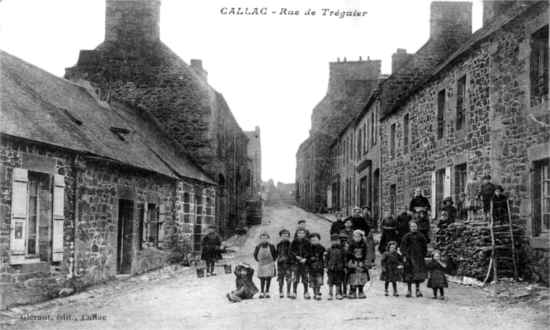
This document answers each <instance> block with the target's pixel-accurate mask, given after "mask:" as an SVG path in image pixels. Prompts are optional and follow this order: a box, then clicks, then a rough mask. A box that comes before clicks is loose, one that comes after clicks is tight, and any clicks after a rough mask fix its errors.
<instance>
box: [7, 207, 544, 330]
mask: <svg viewBox="0 0 550 330" xmlns="http://www.w3.org/2000/svg"><path fill="white" fill-rule="evenodd" d="M264 212H265V214H264V221H263V224H262V225H261V226H258V227H254V228H252V229H251V230H250V232H249V233H248V239H247V240H246V242H245V243H244V244H243V245H242V246H241V247H240V249H239V251H238V252H237V253H236V254H235V259H234V260H233V262H234V263H237V262H238V261H247V262H250V263H251V264H252V265H254V266H255V265H256V263H255V262H254V261H253V258H252V252H253V249H254V247H255V246H256V244H258V242H259V235H260V233H262V232H264V231H266V232H268V233H269V234H270V236H271V242H272V243H274V244H275V243H277V242H278V232H279V230H280V229H282V228H287V229H289V230H291V232H292V233H294V229H295V228H296V226H297V224H296V221H297V220H298V219H300V218H303V219H305V220H307V227H308V228H309V229H310V230H311V231H314V232H319V233H320V234H321V236H322V242H324V243H325V244H327V242H328V229H329V227H330V223H329V222H328V221H326V220H323V219H321V218H320V217H318V216H316V215H313V214H310V213H307V212H304V211H303V210H301V209H298V208H295V207H285V206H283V207H277V208H266V209H265V210H264ZM378 259H379V256H378ZM379 268H380V267H378V269H379ZM217 273H218V274H219V276H215V277H210V278H200V279H199V278H196V277H194V276H176V277H173V278H169V279H164V280H160V281H156V282H136V285H135V286H130V287H129V288H128V289H126V290H125V291H122V292H116V293H115V294H111V295H108V296H102V297H97V298H92V299H87V300H85V301H83V302H80V303H78V304H75V305H71V306H64V307H61V308H58V309H56V310H49V311H41V312H31V313H30V314H28V315H31V316H34V317H39V316H43V317H47V316H49V317H50V318H52V319H53V321H48V320H21V321H18V322H17V323H16V324H15V325H13V326H12V327H11V328H12V329H264V330H267V329H305V328H308V329H331V328H332V329H336V328H342V327H343V328H346V329H365V328H370V329H548V317H549V313H548V310H547V309H546V310H541V309H540V308H538V309H537V308H533V307H532V306H531V305H530V304H528V303H522V302H519V303H514V304H509V303H504V302H502V301H501V300H499V299H496V298H493V297H491V296H490V295H489V294H487V293H486V292H483V291H482V290H481V289H476V288H471V287H464V286H460V285H455V284H453V283H451V285H450V288H449V289H448V290H447V291H446V296H447V300H444V301H441V300H433V299H431V294H430V292H428V289H427V288H426V287H425V284H424V285H423V286H422V291H423V292H424V297H423V298H405V296H404V293H405V285H404V284H399V285H398V290H399V292H400V293H401V296H400V297H391V296H390V297H385V296H384V293H383V283H382V282H380V281H378V277H379V271H377V270H375V281H374V284H373V286H372V287H371V288H370V289H369V291H368V292H367V299H366V300H342V301H327V300H326V294H327V291H328V288H327V287H326V285H325V286H323V288H322V292H324V296H323V300H322V301H315V300H304V299H303V298H302V295H301V292H302V291H301V287H299V289H298V290H299V291H298V299H296V300H291V299H287V298H284V299H280V298H278V297H277V296H276V295H275V294H273V293H275V292H276V291H277V282H274V283H273V284H272V289H271V293H272V296H275V298H273V297H272V298H271V299H257V298H254V299H252V300H245V301H243V302H241V303H230V302H229V301H228V300H227V299H226V298H225V294H226V293H227V292H229V291H230V290H232V289H233V287H234V285H235V284H234V283H235V281H234V276H233V275H225V274H222V273H223V269H222V268H218V269H217ZM325 280H326V278H325ZM255 281H256V284H257V285H258V286H259V280H258V279H255ZM94 315H95V316H94ZM57 318H64V319H65V320H56V319H57ZM83 318H84V319H83Z"/></svg>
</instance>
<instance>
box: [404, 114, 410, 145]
mask: <svg viewBox="0 0 550 330" xmlns="http://www.w3.org/2000/svg"><path fill="white" fill-rule="evenodd" d="M403 153H404V154H405V155H406V154H408V153H409V114H406V115H405V116H404V117H403Z"/></svg>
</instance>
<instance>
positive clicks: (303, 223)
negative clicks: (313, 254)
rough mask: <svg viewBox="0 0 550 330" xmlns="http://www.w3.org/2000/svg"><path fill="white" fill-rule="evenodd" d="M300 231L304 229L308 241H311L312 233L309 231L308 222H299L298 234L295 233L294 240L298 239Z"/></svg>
mask: <svg viewBox="0 0 550 330" xmlns="http://www.w3.org/2000/svg"><path fill="white" fill-rule="evenodd" d="M300 229H304V230H305V232H306V237H305V238H306V239H307V240H309V235H310V232H309V230H308V229H307V228H306V221H305V220H298V228H297V229H296V232H295V233H294V239H296V238H297V237H298V230H300Z"/></svg>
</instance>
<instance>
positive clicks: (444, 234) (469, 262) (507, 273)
mask: <svg viewBox="0 0 550 330" xmlns="http://www.w3.org/2000/svg"><path fill="white" fill-rule="evenodd" d="M512 228H513V233H514V242H515V246H516V251H517V250H519V242H520V235H521V230H520V228H518V227H517V226H516V225H513V226H512ZM494 237H495V252H496V255H497V270H498V276H499V277H513V275H514V265H513V259H512V249H511V247H512V239H511V237H510V225H509V224H504V225H495V226H494ZM435 238H436V247H437V249H439V250H440V251H441V252H442V254H443V255H444V256H445V257H447V258H451V259H452V260H453V261H454V262H455V265H456V269H457V274H458V275H462V276H468V277H473V278H477V279H479V280H483V279H484V278H485V277H486V276H487V273H488V269H489V264H490V260H491V253H492V251H493V244H492V241H491V224H490V223H489V222H483V221H474V222H468V223H464V222H455V223H453V224H451V225H449V226H448V227H447V228H443V229H441V230H440V231H439V232H438V233H437V234H436V235H435ZM491 276H492V272H491Z"/></svg>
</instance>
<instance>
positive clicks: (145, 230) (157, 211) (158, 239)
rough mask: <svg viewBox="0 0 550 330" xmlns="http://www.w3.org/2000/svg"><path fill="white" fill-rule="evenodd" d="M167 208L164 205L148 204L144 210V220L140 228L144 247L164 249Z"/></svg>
mask: <svg viewBox="0 0 550 330" xmlns="http://www.w3.org/2000/svg"><path fill="white" fill-rule="evenodd" d="M165 218H166V206H165V205H164V204H160V205H157V204H150V203H146V207H145V208H144V210H143V219H142V224H141V226H140V230H141V233H142V235H141V237H142V244H141V246H142V247H154V248H163V247H164V230H165V229H164V222H165Z"/></svg>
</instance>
